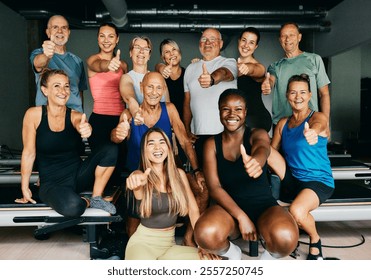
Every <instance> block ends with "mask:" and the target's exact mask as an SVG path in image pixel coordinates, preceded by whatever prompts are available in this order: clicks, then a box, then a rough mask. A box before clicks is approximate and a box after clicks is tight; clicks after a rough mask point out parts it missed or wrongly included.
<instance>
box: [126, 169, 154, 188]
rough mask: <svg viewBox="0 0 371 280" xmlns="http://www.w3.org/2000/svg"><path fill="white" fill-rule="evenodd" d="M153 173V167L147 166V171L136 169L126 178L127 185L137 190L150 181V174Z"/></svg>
mask: <svg viewBox="0 0 371 280" xmlns="http://www.w3.org/2000/svg"><path fill="white" fill-rule="evenodd" d="M150 173H151V168H147V169H146V171H145V172H142V171H140V170H135V171H134V172H132V173H131V174H130V175H129V177H128V178H127V179H126V187H127V188H128V189H129V190H136V189H138V188H139V187H143V186H144V185H145V184H147V182H148V176H149V174H150Z"/></svg>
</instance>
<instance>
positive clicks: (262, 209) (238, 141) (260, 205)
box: [194, 89, 299, 260]
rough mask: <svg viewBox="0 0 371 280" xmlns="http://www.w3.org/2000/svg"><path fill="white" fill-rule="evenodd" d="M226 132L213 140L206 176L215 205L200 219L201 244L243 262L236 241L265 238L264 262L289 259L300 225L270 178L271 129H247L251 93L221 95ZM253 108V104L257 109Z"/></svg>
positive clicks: (207, 144) (197, 238)
mask: <svg viewBox="0 0 371 280" xmlns="http://www.w3.org/2000/svg"><path fill="white" fill-rule="evenodd" d="M218 105H219V112H220V113H219V114H220V121H221V123H222V124H223V126H224V130H223V132H221V133H219V134H217V135H215V136H212V137H210V138H208V139H207V140H206V142H205V147H204V165H203V166H204V174H205V179H206V185H207V187H208V188H209V194H210V198H212V199H213V201H214V202H215V204H213V205H212V206H210V207H209V208H207V209H206V210H205V212H204V213H203V214H202V215H201V217H200V218H199V219H198V221H197V223H196V226H195V230H194V235H195V241H196V242H197V244H198V245H199V246H200V247H201V248H203V249H205V250H206V251H208V252H210V253H214V254H217V255H219V256H222V257H227V258H229V259H233V260H237V259H241V250H240V248H239V247H238V246H236V245H235V244H233V243H232V242H231V240H233V239H236V238H238V237H239V236H242V238H243V239H244V240H258V239H261V240H262V242H263V244H264V247H265V249H266V250H265V252H264V253H263V255H262V257H261V259H273V258H281V257H285V256H288V255H289V254H290V253H291V252H292V251H293V250H294V249H295V247H296V245H297V243H298V237H299V232H298V227H297V225H296V223H295V220H294V219H293V218H292V216H291V215H290V214H289V212H288V211H287V210H286V209H285V208H283V207H281V206H280V205H278V203H277V201H276V199H275V198H274V197H273V196H272V192H271V187H270V184H269V182H268V176H267V158H268V156H269V154H270V139H269V136H268V133H267V131H265V130H264V129H261V128H255V129H250V128H249V127H248V126H246V116H247V112H248V110H247V106H248V104H247V101H246V95H245V93H244V92H243V91H241V90H239V89H227V90H225V91H224V92H223V93H222V94H221V95H220V97H219V103H218ZM252 106H253V105H252Z"/></svg>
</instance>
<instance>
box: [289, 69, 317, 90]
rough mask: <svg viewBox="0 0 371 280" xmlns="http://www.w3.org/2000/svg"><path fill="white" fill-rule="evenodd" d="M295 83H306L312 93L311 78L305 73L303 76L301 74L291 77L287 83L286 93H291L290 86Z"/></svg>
mask: <svg viewBox="0 0 371 280" xmlns="http://www.w3.org/2000/svg"><path fill="white" fill-rule="evenodd" d="M293 82H304V83H307V85H308V90H309V92H311V90H310V78H309V76H308V75H307V74H305V73H303V74H300V75H293V76H291V78H290V79H289V81H288V82H287V88H286V93H288V92H289V88H290V84H291V83H293Z"/></svg>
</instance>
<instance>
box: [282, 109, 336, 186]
mask: <svg viewBox="0 0 371 280" xmlns="http://www.w3.org/2000/svg"><path fill="white" fill-rule="evenodd" d="M313 113H314V111H312V112H311V113H310V114H309V116H308V117H307V118H306V119H305V120H304V121H303V122H302V123H301V124H300V125H299V126H297V127H293V128H289V127H288V123H289V120H290V118H291V117H290V118H288V120H287V122H286V123H285V125H284V127H283V129H282V150H283V152H284V156H285V159H286V162H287V165H288V166H289V167H290V170H291V172H292V175H293V176H294V177H295V178H297V179H298V180H300V181H304V182H309V181H319V182H321V183H323V184H325V185H327V186H329V187H332V188H334V187H335V184H334V178H333V177H332V170H331V164H330V160H329V158H328V155H327V138H326V137H322V136H318V143H317V144H315V145H309V144H308V142H307V140H306V139H305V137H304V134H303V131H304V124H305V122H308V120H309V119H310V118H311V117H312V115H313Z"/></svg>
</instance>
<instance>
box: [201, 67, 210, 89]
mask: <svg viewBox="0 0 371 280" xmlns="http://www.w3.org/2000/svg"><path fill="white" fill-rule="evenodd" d="M198 82H199V83H200V86H201V87H202V88H208V87H211V86H212V84H211V82H212V77H211V74H210V73H209V71H207V68H206V64H205V63H204V64H202V74H201V75H200V77H199V78H198Z"/></svg>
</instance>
